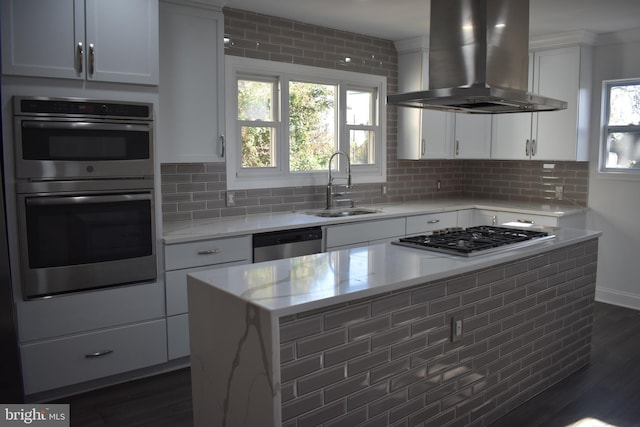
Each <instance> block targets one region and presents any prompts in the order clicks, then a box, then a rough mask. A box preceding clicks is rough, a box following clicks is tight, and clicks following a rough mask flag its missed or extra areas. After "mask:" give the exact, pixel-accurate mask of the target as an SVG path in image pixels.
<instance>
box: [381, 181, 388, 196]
mask: <svg viewBox="0 0 640 427" xmlns="http://www.w3.org/2000/svg"><path fill="white" fill-rule="evenodd" d="M382 195H383V196H386V195H387V184H382Z"/></svg>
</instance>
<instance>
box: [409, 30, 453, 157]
mask: <svg viewBox="0 0 640 427" xmlns="http://www.w3.org/2000/svg"><path fill="white" fill-rule="evenodd" d="M408 42H409V43H414V42H416V41H414V40H411V41H408ZM402 43H403V42H399V44H398V49H399V54H398V91H399V92H400V93H403V92H411V91H416V90H422V89H427V88H428V78H429V55H428V53H427V52H426V51H425V50H424V49H423V48H420V47H418V48H417V49H416V48H415V47H413V46H412V47H409V50H408V51H406V52H400V49H403V47H402ZM454 116H455V115H454V114H453V113H446V112H441V111H432V110H422V109H418V108H410V107H398V154H397V156H398V159H409V160H419V159H449V158H451V156H452V150H451V141H452V140H453V132H454Z"/></svg>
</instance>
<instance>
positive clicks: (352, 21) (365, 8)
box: [216, 0, 640, 41]
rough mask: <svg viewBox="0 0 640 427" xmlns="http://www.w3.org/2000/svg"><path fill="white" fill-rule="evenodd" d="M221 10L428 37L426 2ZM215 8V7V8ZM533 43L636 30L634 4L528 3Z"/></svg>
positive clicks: (638, 9) (309, 0)
mask: <svg viewBox="0 0 640 427" xmlns="http://www.w3.org/2000/svg"><path fill="white" fill-rule="evenodd" d="M218 1H221V2H222V5H223V6H227V7H232V8H235V9H242V10H247V11H252V12H256V13H262V14H266V15H272V16H278V17H282V18H287V19H292V20H295V21H300V22H305V23H309V24H315V25H320V26H323V27H328V28H334V29H337V30H343V31H349V32H353V33H358V34H365V35H369V36H373V37H380V38H383V39H387V40H393V41H396V40H402V39H407V38H411V37H416V36H420V35H427V34H428V32H429V31H428V27H429V4H430V0H218ZM216 3H217V2H216ZM529 3H530V10H531V12H530V25H529V26H530V28H529V33H530V35H531V36H532V37H536V36H540V35H545V34H553V33H560V32H566V31H575V30H588V31H592V32H594V33H607V32H615V31H620V30H627V29H631V28H638V27H640V1H639V0H530V2H529Z"/></svg>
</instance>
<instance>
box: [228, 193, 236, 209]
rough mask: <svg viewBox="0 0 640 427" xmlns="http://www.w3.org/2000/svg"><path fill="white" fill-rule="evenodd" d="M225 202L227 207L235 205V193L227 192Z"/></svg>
mask: <svg viewBox="0 0 640 427" xmlns="http://www.w3.org/2000/svg"><path fill="white" fill-rule="evenodd" d="M226 196H227V200H226V205H227V207H232V206H235V205H236V193H235V192H233V191H227V194H226Z"/></svg>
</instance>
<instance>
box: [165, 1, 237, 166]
mask: <svg viewBox="0 0 640 427" xmlns="http://www.w3.org/2000/svg"><path fill="white" fill-rule="evenodd" d="M160 22H161V30H160V46H161V49H162V57H161V58H160V82H161V84H160V87H159V93H160V104H161V106H162V109H161V111H160V116H161V117H162V120H160V121H159V127H160V132H159V134H158V147H159V149H158V153H159V157H160V162H161V163H181V162H219V161H222V160H224V149H225V148H224V140H223V138H224V136H223V135H224V86H223V85H224V70H223V61H224V52H223V28H224V20H223V16H222V13H219V12H216V11H213V10H207V9H201V8H195V7H189V6H180V5H175V4H169V3H165V2H163V3H162V4H161V7H160Z"/></svg>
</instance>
